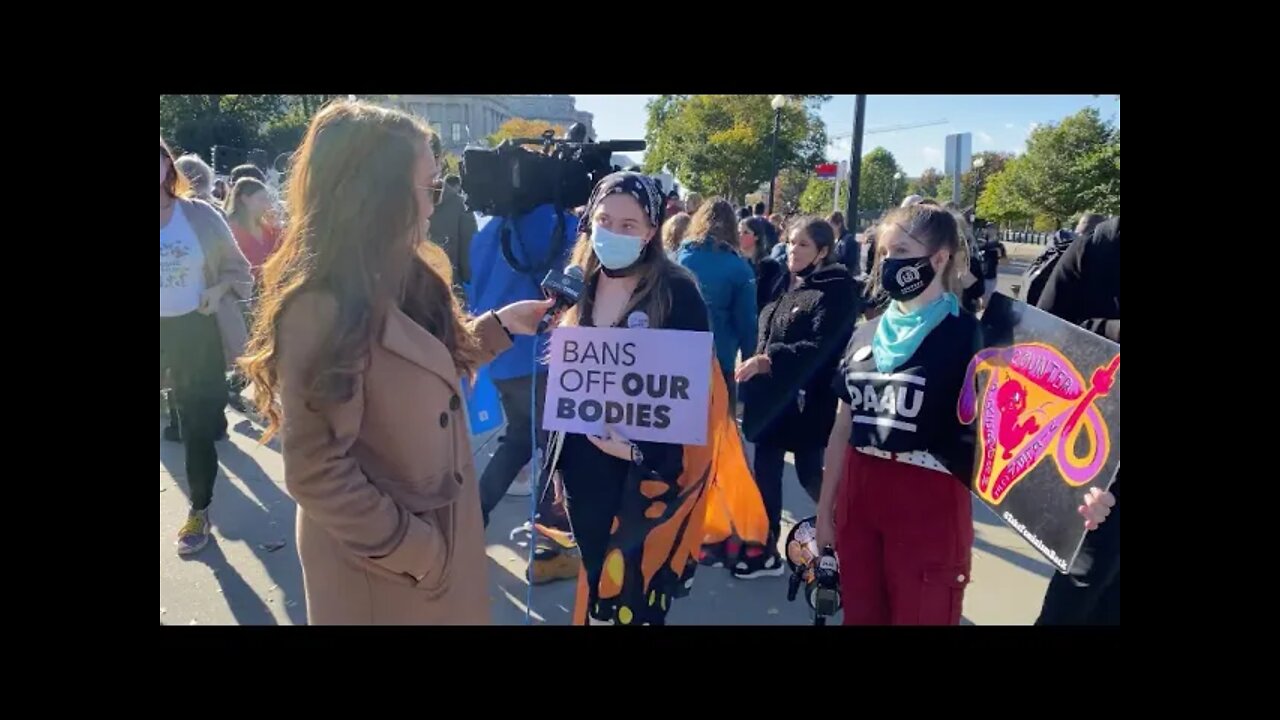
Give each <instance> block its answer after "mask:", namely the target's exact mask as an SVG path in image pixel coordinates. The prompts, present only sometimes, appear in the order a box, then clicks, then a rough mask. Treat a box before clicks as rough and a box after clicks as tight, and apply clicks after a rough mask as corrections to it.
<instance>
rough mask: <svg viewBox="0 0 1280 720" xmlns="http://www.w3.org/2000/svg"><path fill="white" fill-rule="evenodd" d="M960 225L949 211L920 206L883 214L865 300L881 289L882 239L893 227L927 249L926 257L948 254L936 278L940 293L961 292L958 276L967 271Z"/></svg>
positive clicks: (966, 250) (966, 251)
mask: <svg viewBox="0 0 1280 720" xmlns="http://www.w3.org/2000/svg"><path fill="white" fill-rule="evenodd" d="M962 222H963V221H961V220H960V219H959V218H957V217H956V215H955V214H954V213H952V212H951V211H949V210H946V209H944V208H941V207H939V206H937V205H926V204H924V203H916V204H915V205H908V206H907V207H902V208H897V209H894V210H890V211H889V212H888V213H886V214H885V216H884V219H882V220H881V221H880V225H879V228H878V229H877V230H876V238H877V241H876V243H875V253H876V262H875V267H873V268H872V270H871V282H870V284H869V288H870V292H869V293H868V296H874V295H875V294H876V293H877V292H879V291H880V289H881V286H880V264H881V262H882V261H883V260H884V256H885V255H886V254H887V253H888V243H886V242H884V238H885V237H887V235H888V232H889V228H892V227H895V226H897V227H898V228H899V229H903V230H906V232H907V233H908V234H910V235H911V237H913V238H915V239H916V240H918V241H920V242H921V243H922V244H923V245H924V246H925V247H926V248H928V250H929V252H930V254H932V253H936V252H938V251H939V250H941V249H943V248H946V249H948V250H950V251H951V257H950V258H949V259H948V260H947V264H946V266H945V267H943V268H942V272H940V273H938V275H939V276H940V277H941V278H942V289H943V290H945V291H947V292H949V293H954V294H955V295H959V294H960V293H961V292H962V291H963V288H962V286H961V283H960V276H961V275H963V274H964V273H965V272H966V271H968V269H969V244H968V243H967V242H965V240H964V237H963V234H964V231H963V229H962V227H961V223H962Z"/></svg>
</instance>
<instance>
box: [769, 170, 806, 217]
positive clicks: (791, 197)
mask: <svg viewBox="0 0 1280 720" xmlns="http://www.w3.org/2000/svg"><path fill="white" fill-rule="evenodd" d="M809 175H810V174H809V173H807V172H805V171H804V170H801V169H799V168H786V169H785V170H783V171H781V172H779V173H778V183H777V186H776V187H774V190H773V207H774V209H775V210H778V211H783V210H785V209H786V208H799V207H800V197H801V196H802V195H803V194H804V191H805V190H806V189H807V188H808V186H809Z"/></svg>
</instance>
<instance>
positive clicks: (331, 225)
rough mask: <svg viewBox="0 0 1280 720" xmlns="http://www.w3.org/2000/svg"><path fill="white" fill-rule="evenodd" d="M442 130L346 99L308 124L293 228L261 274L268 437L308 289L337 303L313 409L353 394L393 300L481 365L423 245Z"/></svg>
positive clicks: (248, 368) (257, 330) (261, 376)
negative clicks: (282, 351)
mask: <svg viewBox="0 0 1280 720" xmlns="http://www.w3.org/2000/svg"><path fill="white" fill-rule="evenodd" d="M432 137H433V133H432V131H431V129H430V128H429V127H428V126H427V125H425V124H423V123H422V122H421V121H419V120H417V119H415V118H413V117H412V116H410V115H408V114H406V113H403V112H400V111H398V110H390V109H387V108H381V107H377V106H375V105H370V104H368V103H363V102H338V103H334V104H332V105H329V106H328V107H325V108H324V109H323V110H321V111H320V112H319V113H317V114H316V116H315V118H314V119H313V120H312V121H311V126H310V127H309V128H308V129H307V133H306V136H305V138H304V139H303V141H302V145H301V147H299V149H298V152H297V154H296V155H295V157H294V161H293V166H292V171H291V173H290V179H289V183H288V190H287V198H288V203H287V205H288V208H289V224H288V226H287V227H286V229H285V231H284V235H283V238H282V240H281V243H280V249H279V250H277V251H276V253H275V254H273V255H272V256H271V258H270V259H269V260H268V261H267V263H266V265H265V266H264V268H263V289H262V296H261V299H260V300H259V305H258V311H257V316H256V319H255V321H254V328H253V337H252V339H251V340H250V342H249V347H248V350H247V352H246V353H245V357H244V358H243V359H242V360H241V367H242V368H243V369H244V371H245V374H246V375H247V376H248V377H249V378H250V379H251V380H252V381H253V385H254V401H255V402H256V404H257V406H258V409H259V410H260V411H261V413H262V414H263V415H264V416H265V417H266V418H267V419H268V420H269V423H270V424H269V426H268V428H267V432H266V433H265V434H264V436H263V441H264V442H265V441H266V440H267V439H269V438H270V437H271V435H273V434H274V433H275V432H276V430H278V429H279V427H280V422H281V418H280V411H279V407H278V405H277V403H276V398H277V396H278V393H279V380H280V378H279V374H278V373H279V368H278V362H279V347H278V345H277V344H276V338H277V334H278V332H279V327H280V318H281V316H282V315H283V314H284V312H285V310H286V309H287V308H288V306H289V303H290V302H291V301H292V300H293V299H294V298H296V297H297V296H299V295H301V294H303V293H306V292H313V291H318V292H324V293H327V294H330V295H332V296H333V297H334V298H335V299H336V300H337V303H338V314H337V319H336V321H335V324H334V327H333V329H332V330H331V332H330V335H329V338H328V339H327V341H326V342H325V344H324V345H323V346H322V348H321V350H320V351H319V352H318V353H317V356H316V357H315V358H314V360H313V361H312V362H313V366H312V368H311V369H310V370H309V371H308V375H309V377H307V378H306V382H307V384H308V389H307V391H306V393H307V395H308V401H309V402H310V403H312V404H313V405H323V404H327V403H332V402H335V401H344V400H346V399H348V398H349V397H350V396H351V393H352V392H353V387H354V380H355V377H356V375H358V374H360V373H361V372H363V370H364V367H365V364H366V362H367V359H368V354H369V348H370V344H371V343H372V340H373V333H374V320H375V318H376V317H380V314H381V312H383V311H385V309H386V308H387V307H388V306H390V305H391V304H392V303H395V304H398V305H399V306H400V307H401V308H402V309H403V310H404V312H405V313H406V314H408V315H409V316H410V317H412V318H413V319H414V321H416V322H417V323H419V324H420V325H422V326H423V327H424V328H426V329H427V330H428V331H430V332H431V333H432V334H433V335H435V336H436V337H437V338H439V339H440V341H441V342H443V343H444V345H445V347H447V348H448V349H449V352H450V354H451V355H452V356H453V360H454V363H455V364H456V365H457V367H458V369H459V370H460V371H461V372H471V371H473V370H474V369H475V368H476V367H477V366H478V364H479V360H480V346H479V342H478V341H477V340H476V338H475V337H474V336H473V335H472V333H471V332H470V330H469V329H468V327H467V325H466V324H465V320H466V318H465V315H464V314H463V312H462V309H461V308H460V307H459V306H458V304H457V301H456V300H455V299H454V296H453V293H452V292H450V289H449V285H448V283H447V282H446V281H445V280H444V279H443V278H441V276H440V274H439V272H438V271H437V270H436V269H435V268H434V267H433V264H432V263H429V262H428V261H427V260H426V256H425V255H424V254H423V252H422V250H421V248H422V246H423V245H424V244H425V243H424V232H423V230H424V228H423V225H424V221H423V218H422V217H421V216H420V213H419V210H418V199H417V194H418V193H419V192H420V190H419V189H417V188H415V182H414V176H413V173H414V165H415V163H416V162H417V160H418V158H419V157H420V156H421V155H422V153H425V152H429V148H430V146H431V139H432Z"/></svg>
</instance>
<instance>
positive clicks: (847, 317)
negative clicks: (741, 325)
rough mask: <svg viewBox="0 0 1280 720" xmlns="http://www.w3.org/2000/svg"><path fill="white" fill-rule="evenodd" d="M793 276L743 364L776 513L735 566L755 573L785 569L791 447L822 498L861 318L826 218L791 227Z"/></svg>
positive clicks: (760, 465)
mask: <svg viewBox="0 0 1280 720" xmlns="http://www.w3.org/2000/svg"><path fill="white" fill-rule="evenodd" d="M788 248H789V249H788V253H787V266H788V269H789V270H790V271H791V275H790V278H791V281H790V283H789V286H788V287H787V289H786V291H785V292H784V293H783V294H782V296H781V297H779V298H777V299H776V300H774V301H772V302H770V303H769V304H768V305H766V306H765V307H764V309H763V310H761V312H760V331H759V339H758V341H757V344H756V354H755V355H754V356H753V357H751V358H750V359H748V360H746V361H744V362H743V363H741V364H740V365H738V368H737V372H736V373H735V378H736V379H737V380H738V381H739V382H746V383H748V384H747V385H746V386H744V389H743V391H742V392H743V395H744V397H745V398H746V405H745V408H744V410H743V422H742V425H743V431H744V432H745V434H746V436H747V439H748V440H750V441H752V442H753V443H755V478H756V484H757V485H758V486H759V488H760V495H761V496H762V498H763V499H764V506H765V513H766V514H767V515H768V518H769V538H770V541H769V543H768V544H767V546H766V547H765V548H761V549H752V548H750V547H748V548H746V549H745V550H744V551H743V553H742V554H741V555H740V557H739V559H738V561H737V563H735V564H734V565H733V567H732V568H731V572H732V573H733V574H734V575H735V576H737V577H740V578H744V579H748V578H754V577H761V576H766V575H781V574H782V572H783V569H784V563H783V562H782V559H781V558H780V557H779V556H778V551H777V540H778V536H779V532H780V528H781V522H782V471H783V467H784V462H785V461H784V458H785V456H786V454H787V452H788V451H790V452H791V453H793V454H794V457H795V465H796V474H797V475H798V476H799V479H800V484H801V486H803V487H804V489H805V491H806V492H807V493H809V497H811V498H813V499H814V501H815V502H816V501H817V499H818V496H819V493H820V491H821V488H822V451H823V448H824V447H825V445H826V441H827V436H828V435H829V434H830V433H831V424H832V422H833V421H834V417H835V409H836V393H835V391H834V390H833V389H832V387H831V376H832V373H833V372H834V371H835V367H836V363H837V362H838V361H839V359H840V352H841V350H842V349H843V348H844V346H845V343H846V342H848V340H849V336H850V334H852V332H853V326H854V323H855V322H857V319H858V315H859V314H860V310H859V300H858V297H859V295H860V288H859V287H858V283H857V282H856V281H855V280H854V279H853V278H852V277H850V276H849V270H848V268H846V267H845V266H844V265H841V264H839V263H837V262H832V257H833V251H834V250H835V232H834V228H832V226H831V225H830V224H828V223H827V222H826V221H824V220H822V219H820V218H804V219H801V220H798V221H796V222H793V223H792V224H791V228H790V230H789V231H788Z"/></svg>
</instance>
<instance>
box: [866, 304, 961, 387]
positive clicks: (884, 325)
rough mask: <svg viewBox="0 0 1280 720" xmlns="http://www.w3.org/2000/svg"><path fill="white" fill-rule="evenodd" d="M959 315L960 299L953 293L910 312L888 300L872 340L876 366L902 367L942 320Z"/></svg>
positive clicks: (888, 368)
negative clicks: (887, 305)
mask: <svg viewBox="0 0 1280 720" xmlns="http://www.w3.org/2000/svg"><path fill="white" fill-rule="evenodd" d="M959 314H960V301H959V300H957V299H956V296H955V295H953V294H951V293H943V294H942V296H941V297H939V298H938V299H937V300H934V301H933V302H931V303H929V304H928V305H925V306H924V307H922V308H920V309H919V310H917V311H915V312H911V313H908V312H904V311H903V310H902V305H901V303H899V302H897V301H894V302H891V303H889V307H888V308H887V309H886V310H885V311H884V315H882V316H881V317H880V325H879V326H878V327H876V334H875V336H874V337H873V338H872V339H871V354H872V355H873V356H875V360H876V369H877V370H879V371H880V372H886V373H887V372H891V371H893V370H894V369H896V368H899V367H901V366H902V364H903V363H905V362H906V361H907V360H909V359H911V356H912V355H915V354H916V350H919V349H920V343H922V342H924V339H925V338H926V337H929V333H930V332H932V331H933V329H934V328H936V327H938V325H939V324H940V323H941V322H942V321H943V319H945V318H946V317H947V316H948V315H959Z"/></svg>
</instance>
